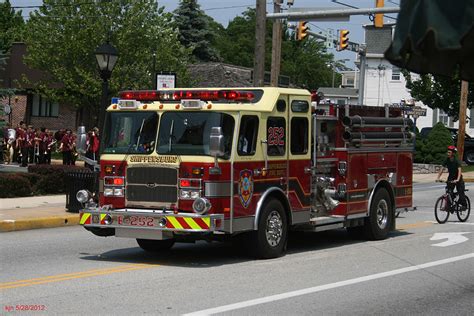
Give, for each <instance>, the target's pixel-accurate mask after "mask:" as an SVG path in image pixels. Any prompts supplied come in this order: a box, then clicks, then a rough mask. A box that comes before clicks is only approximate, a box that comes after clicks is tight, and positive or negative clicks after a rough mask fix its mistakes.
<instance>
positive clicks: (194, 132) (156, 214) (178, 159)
mask: <svg viewBox="0 0 474 316" xmlns="http://www.w3.org/2000/svg"><path fill="white" fill-rule="evenodd" d="M411 124H412V123H411V121H410V120H409V119H407V118H404V117H403V115H402V112H401V110H400V109H396V108H388V107H369V106H358V105H355V106H352V105H334V104H330V105H321V106H316V107H315V106H313V105H312V100H311V94H310V92H308V91H307V90H301V89H287V88H274V87H265V88H232V89H229V88H225V89H224V88H215V89H210V88H209V89H175V90H159V91H124V92H121V93H120V97H119V98H118V99H117V100H115V101H114V103H113V104H112V105H110V106H109V108H108V109H107V118H106V126H105V129H104V131H103V133H102V135H103V152H102V154H101V157H100V174H99V189H98V192H97V193H96V194H95V193H91V192H89V191H86V190H81V191H79V192H78V195H77V198H78V200H79V201H80V202H81V203H83V205H84V208H83V209H82V210H81V212H80V223H81V224H82V225H84V227H85V228H86V229H87V230H89V231H91V232H92V233H94V234H96V235H99V236H112V235H114V236H117V237H128V238H136V239H137V242H138V244H139V246H140V247H141V248H143V249H144V250H147V251H159V250H163V249H167V248H170V247H172V246H173V244H174V243H175V242H189V241H196V240H223V239H226V238H228V237H236V236H238V235H239V236H241V237H244V238H243V239H244V240H247V241H248V248H249V250H251V251H252V253H253V254H254V255H255V256H257V257H259V258H273V257H278V256H281V255H282V254H284V253H285V250H286V244H287V239H288V232H289V231H290V230H302V231H323V230H328V229H338V228H347V229H348V230H349V231H350V232H351V233H363V234H365V236H366V237H368V238H369V239H383V238H386V237H387V235H388V234H389V232H390V231H391V230H393V229H394V228H395V214H396V212H399V211H402V210H407V209H409V208H411V207H412V147H413V144H412V143H411V139H412V133H410V132H409V130H410V128H411ZM83 137H84V135H83V134H81V135H80V137H79V139H83ZM79 147H81V146H79Z"/></svg>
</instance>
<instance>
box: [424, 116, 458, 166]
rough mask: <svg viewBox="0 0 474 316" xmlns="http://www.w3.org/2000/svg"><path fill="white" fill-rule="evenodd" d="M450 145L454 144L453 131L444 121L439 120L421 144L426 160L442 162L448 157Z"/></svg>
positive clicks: (427, 161)
mask: <svg viewBox="0 0 474 316" xmlns="http://www.w3.org/2000/svg"><path fill="white" fill-rule="evenodd" d="M449 145H453V138H452V136H451V133H450V132H449V130H448V129H447V128H446V127H445V126H444V125H443V123H441V122H438V123H437V124H436V125H435V126H433V129H432V130H431V132H430V133H429V134H428V138H427V139H426V140H425V141H424V142H423V144H422V145H421V146H422V148H421V152H422V155H423V157H424V162H425V163H433V164H442V163H443V162H444V160H445V159H446V150H447V148H448V146H449Z"/></svg>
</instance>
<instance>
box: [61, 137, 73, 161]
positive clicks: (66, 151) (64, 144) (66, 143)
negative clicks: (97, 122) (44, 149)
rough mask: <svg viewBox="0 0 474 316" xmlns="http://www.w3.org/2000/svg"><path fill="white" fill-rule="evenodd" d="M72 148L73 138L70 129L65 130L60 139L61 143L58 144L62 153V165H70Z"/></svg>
mask: <svg viewBox="0 0 474 316" xmlns="http://www.w3.org/2000/svg"><path fill="white" fill-rule="evenodd" d="M72 149H73V138H72V132H71V130H70V129H67V130H66V134H64V136H63V138H62V139H61V144H60V145H59V150H61V152H62V153H63V165H72Z"/></svg>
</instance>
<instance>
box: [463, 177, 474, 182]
mask: <svg viewBox="0 0 474 316" xmlns="http://www.w3.org/2000/svg"><path fill="white" fill-rule="evenodd" d="M464 182H474V178H466V179H464Z"/></svg>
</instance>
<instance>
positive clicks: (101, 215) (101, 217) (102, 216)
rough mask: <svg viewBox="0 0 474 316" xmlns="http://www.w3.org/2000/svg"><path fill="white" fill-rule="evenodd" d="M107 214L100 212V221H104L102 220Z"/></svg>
mask: <svg viewBox="0 0 474 316" xmlns="http://www.w3.org/2000/svg"><path fill="white" fill-rule="evenodd" d="M106 215H107V214H100V221H101V222H102V220H103V219H104V218H105V216H106Z"/></svg>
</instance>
